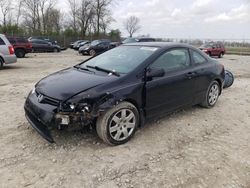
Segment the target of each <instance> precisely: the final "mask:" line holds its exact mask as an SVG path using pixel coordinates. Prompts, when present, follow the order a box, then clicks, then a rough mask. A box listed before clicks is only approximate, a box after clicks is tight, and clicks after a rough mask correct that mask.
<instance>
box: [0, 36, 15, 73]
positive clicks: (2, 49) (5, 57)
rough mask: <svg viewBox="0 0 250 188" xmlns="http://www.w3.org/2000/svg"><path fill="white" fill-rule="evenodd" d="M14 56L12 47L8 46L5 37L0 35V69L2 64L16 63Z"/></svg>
mask: <svg viewBox="0 0 250 188" xmlns="http://www.w3.org/2000/svg"><path fill="white" fill-rule="evenodd" d="M16 62H17V59H16V55H15V50H14V48H13V46H12V45H11V44H10V42H9V41H8V39H7V38H6V37H5V35H2V34H0V69H2V68H3V66H4V64H11V63H16Z"/></svg>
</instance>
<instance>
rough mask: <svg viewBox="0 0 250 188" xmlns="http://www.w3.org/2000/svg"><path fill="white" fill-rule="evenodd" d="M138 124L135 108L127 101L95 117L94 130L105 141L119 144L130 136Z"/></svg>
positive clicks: (137, 113)
mask: <svg viewBox="0 0 250 188" xmlns="http://www.w3.org/2000/svg"><path fill="white" fill-rule="evenodd" d="M138 124H139V112H138V110H137V108H136V107H135V106H134V105H133V104H131V103H129V102H122V103H120V104H118V105H117V106H115V107H113V108H112V109H110V110H108V111H107V112H106V113H105V114H103V115H102V116H101V117H99V118H98V119H97V123H96V130H97V134H98V136H99V137H100V138H101V139H102V140H103V141H104V142H105V143H107V144H109V145H120V144H124V143H126V142H128V141H129V140H130V139H131V138H132V136H133V135H134V134H135V132H136V129H137V127H138Z"/></svg>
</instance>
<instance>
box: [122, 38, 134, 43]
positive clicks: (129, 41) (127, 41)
mask: <svg viewBox="0 0 250 188" xmlns="http://www.w3.org/2000/svg"><path fill="white" fill-rule="evenodd" d="M133 42H137V40H136V39H135V38H127V39H125V40H124V41H123V42H122V43H123V44H126V43H133Z"/></svg>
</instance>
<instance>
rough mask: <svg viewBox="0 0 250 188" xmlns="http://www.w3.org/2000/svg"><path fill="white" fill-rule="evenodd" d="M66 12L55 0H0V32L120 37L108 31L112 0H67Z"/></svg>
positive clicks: (82, 36) (117, 33)
mask: <svg viewBox="0 0 250 188" xmlns="http://www.w3.org/2000/svg"><path fill="white" fill-rule="evenodd" d="M66 4H67V8H66V9H67V10H68V11H67V12H65V11H62V10H60V8H58V7H60V6H58V5H59V2H58V1H57V0H17V1H11V0H0V32H1V33H6V34H9V35H26V36H58V35H63V36H66V37H76V36H78V37H81V38H85V37H90V36H91V37H100V36H103V35H110V36H111V37H112V36H113V37H120V31H119V30H118V29H116V30H111V31H110V32H109V33H107V31H108V30H110V28H109V27H110V24H111V23H112V22H113V21H114V19H113V18H112V13H111V7H112V6H113V4H114V0H67V2H66Z"/></svg>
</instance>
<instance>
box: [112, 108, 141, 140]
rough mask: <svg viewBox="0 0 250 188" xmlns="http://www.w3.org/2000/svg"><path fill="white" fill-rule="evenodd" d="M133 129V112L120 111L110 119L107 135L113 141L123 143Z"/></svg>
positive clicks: (134, 119)
mask: <svg viewBox="0 0 250 188" xmlns="http://www.w3.org/2000/svg"><path fill="white" fill-rule="evenodd" d="M135 127H136V117H135V114H134V112H132V111H131V110H129V109H121V110H120V111H118V112H117V113H116V114H115V115H114V116H113V117H112V118H111V121H110V124H109V133H110V136H111V137H112V138H113V139H114V140H116V141H123V140H126V139H127V138H128V137H130V136H131V135H132V134H133V131H134V129H135Z"/></svg>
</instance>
